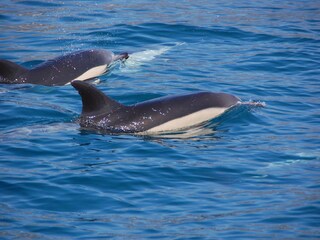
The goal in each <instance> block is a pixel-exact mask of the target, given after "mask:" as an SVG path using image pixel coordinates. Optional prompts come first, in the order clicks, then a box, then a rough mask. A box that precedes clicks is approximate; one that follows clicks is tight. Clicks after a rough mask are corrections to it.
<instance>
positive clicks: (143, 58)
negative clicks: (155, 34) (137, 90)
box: [120, 42, 185, 72]
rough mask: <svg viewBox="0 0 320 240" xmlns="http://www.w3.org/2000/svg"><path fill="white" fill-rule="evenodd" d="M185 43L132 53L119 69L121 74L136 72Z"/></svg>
mask: <svg viewBox="0 0 320 240" xmlns="http://www.w3.org/2000/svg"><path fill="white" fill-rule="evenodd" d="M183 44H185V43H183V42H178V43H174V45H172V46H161V47H160V48H156V49H147V50H144V51H141V52H136V53H132V54H130V55H129V58H128V59H127V60H126V61H125V62H124V63H123V65H122V67H121V68H120V69H121V71H122V72H137V71H139V67H140V66H142V65H143V64H145V63H147V62H150V61H152V60H154V59H155V58H156V57H158V56H160V55H162V54H164V53H166V52H168V51H169V50H171V49H172V48H174V47H176V46H181V45H183Z"/></svg>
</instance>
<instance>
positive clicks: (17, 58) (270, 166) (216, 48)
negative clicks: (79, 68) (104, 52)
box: [0, 0, 320, 239]
mask: <svg viewBox="0 0 320 240" xmlns="http://www.w3.org/2000/svg"><path fill="white" fill-rule="evenodd" d="M128 2H129V1H123V0H117V1H60V0H58V1H53V0H31V1H20V0H12V1H9V0H2V1H1V2H0V29H1V31H0V58H1V59H7V60H11V61H14V62H16V63H18V64H21V65H23V66H25V67H30V68H31V67H34V66H36V65H37V64H39V63H42V62H44V61H46V60H48V59H51V58H54V57H56V56H59V55H63V54H66V53H70V52H72V51H77V50H82V49H91V48H102V49H109V50H112V51H114V52H116V53H117V52H124V51H127V52H129V53H130V55H131V56H130V58H129V59H128V61H127V62H126V63H125V64H118V65H117V66H115V67H114V69H113V71H111V72H110V73H108V74H107V75H103V76H101V77H100V78H99V82H98V83H96V84H97V87H98V88H99V89H101V90H102V91H104V92H105V93H106V94H108V95H109V96H111V97H113V98H114V99H116V100H118V101H120V102H122V103H124V104H133V103H136V102H139V101H143V100H147V99H151V98H155V97H161V96H167V95H172V94H180V93H190V92H195V91H202V90H210V91H217V92H226V93H231V94H234V95H236V96H238V97H240V98H241V99H242V100H243V101H257V102H261V103H264V104H265V107H253V106H240V107H237V108H235V109H232V110H231V111H230V112H227V113H226V114H224V115H222V116H220V117H218V118H217V119H213V120H212V121H211V122H210V123H207V124H206V126H201V127H197V128H193V129H190V130H188V131H185V132H175V133H170V134H165V135H158V136H135V135H126V134H119V135H111V134H101V133H98V132H94V131H84V130H82V129H80V127H79V125H78V124H77V118H78V117H79V114H80V112H81V99H80V96H79V95H78V93H77V92H76V91H75V89H73V87H72V86H70V85H66V86H62V87H47V86H40V85H31V84H23V85H5V84H1V85H0V239H151V238H152V239H319V238H320V192H319V190H320V174H319V170H320V169H319V168H320V164H319V160H320V110H319V109H320V99H319V98H320V70H319V66H320V10H319V9H320V8H319V6H320V5H319V1H310V0H307V1H274V0H273V1H266V0H263V1H252V2H250V1H242V0H240V1H233V0H231V1H221V0H217V1H211V0H199V1H184V0H183V1H167V0H164V1H150V0H149V1H147V0H144V1H143V0H136V1H131V2H130V3H128Z"/></svg>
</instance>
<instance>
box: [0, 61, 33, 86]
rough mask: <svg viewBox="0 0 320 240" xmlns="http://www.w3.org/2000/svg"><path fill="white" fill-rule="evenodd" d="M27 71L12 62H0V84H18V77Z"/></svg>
mask: <svg viewBox="0 0 320 240" xmlns="http://www.w3.org/2000/svg"><path fill="white" fill-rule="evenodd" d="M27 71H28V69H27V68H24V67H22V66H20V65H18V64H16V63H14V62H11V61H8V60H0V82H2V83H20V82H19V77H20V76H21V75H22V74H24V73H26V72H27Z"/></svg>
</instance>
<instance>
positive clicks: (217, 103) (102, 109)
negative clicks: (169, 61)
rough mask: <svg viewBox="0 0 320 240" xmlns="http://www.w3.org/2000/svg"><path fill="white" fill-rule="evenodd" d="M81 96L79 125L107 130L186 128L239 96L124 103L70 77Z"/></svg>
mask: <svg viewBox="0 0 320 240" xmlns="http://www.w3.org/2000/svg"><path fill="white" fill-rule="evenodd" d="M71 85H72V86H73V87H74V88H75V89H76V90H78V92H79V94H80V96H81V98H82V113H81V116H80V126H81V127H83V128H87V129H97V130H99V131H104V132H109V133H146V134H150V133H151V134H153V133H159V132H168V131H175V130H180V129H185V128H188V127H191V126H194V125H197V124H200V123H203V122H206V121H208V120H210V119H213V118H215V117H217V116H219V115H221V114H222V113H224V112H225V111H226V110H228V109H230V108H231V107H232V106H234V105H236V104H237V103H239V102H240V99H239V98H237V97H235V96H233V95H230V94H226V93H213V92H198V93H191V94H186V95H178V96H169V97H162V98H156V99H152V100H149V101H145V102H141V103H137V104H134V105H131V106H125V105H122V104H121V103H119V102H117V101H115V100H113V99H111V98H109V97H108V96H106V95H105V94H104V93H103V92H102V91H100V90H98V89H97V88H95V87H94V86H92V85H91V84H88V83H85V82H81V81H72V82H71Z"/></svg>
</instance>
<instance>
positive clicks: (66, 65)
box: [0, 49, 128, 86]
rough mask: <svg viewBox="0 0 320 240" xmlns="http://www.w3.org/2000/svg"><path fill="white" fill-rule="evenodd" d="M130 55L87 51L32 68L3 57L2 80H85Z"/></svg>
mask: <svg viewBox="0 0 320 240" xmlns="http://www.w3.org/2000/svg"><path fill="white" fill-rule="evenodd" d="M127 58H128V54H127V53H122V54H119V55H115V54H114V53H112V52H110V51H107V50H99V49H95V50H85V51H77V52H74V53H70V54H67V55H64V56H60V57H57V58H54V59H52V60H49V61H46V62H44V63H42V64H40V65H38V66H36V67H35V68H33V69H30V70H29V69H27V68H24V67H22V66H20V65H18V64H15V63H13V62H11V61H7V60H0V83H8V84H14V83H15V84H18V83H32V84H40V85H47V86H59V85H60V86H61V85H65V84H68V83H70V82H71V81H72V80H75V79H76V80H82V81H83V80H88V79H91V78H94V77H97V76H100V75H102V74H104V73H105V72H107V71H108V69H109V68H110V65H111V64H112V63H113V62H115V61H117V60H125V59H127Z"/></svg>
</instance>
